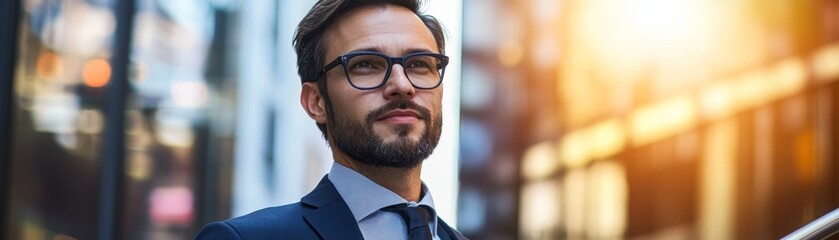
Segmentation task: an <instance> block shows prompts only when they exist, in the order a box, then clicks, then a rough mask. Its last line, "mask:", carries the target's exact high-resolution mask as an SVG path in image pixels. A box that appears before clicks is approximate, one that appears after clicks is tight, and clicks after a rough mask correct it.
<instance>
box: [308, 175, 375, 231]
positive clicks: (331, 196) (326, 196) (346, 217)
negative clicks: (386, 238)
mask: <svg viewBox="0 0 839 240" xmlns="http://www.w3.org/2000/svg"><path fill="white" fill-rule="evenodd" d="M300 202H301V203H303V204H305V205H308V206H310V207H312V208H314V209H312V211H310V212H308V213H306V214H304V215H303V218H305V219H306V222H308V223H309V225H311V226H312V228H314V229H315V231H317V232H318V235H320V236H321V238H323V239H364V238H363V237H362V236H361V230H359V229H358V224H356V221H355V218H354V217H353V215H352V212H350V208H349V207H348V206H347V204H346V203H345V202H344V200H343V199H341V195H340V194H338V191H337V190H335V186H333V185H332V182H330V181H329V179H328V178H327V177H326V176H324V177H323V179H321V180H320V183H318V186H317V187H315V190H312V192H311V193H309V194H308V195H306V196H305V197H303V199H301V200H300Z"/></svg>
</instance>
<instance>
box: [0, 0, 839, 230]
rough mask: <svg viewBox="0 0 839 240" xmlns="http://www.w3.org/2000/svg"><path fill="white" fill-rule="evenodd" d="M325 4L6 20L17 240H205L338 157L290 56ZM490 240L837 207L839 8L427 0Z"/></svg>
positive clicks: (462, 200)
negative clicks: (205, 232)
mask: <svg viewBox="0 0 839 240" xmlns="http://www.w3.org/2000/svg"><path fill="white" fill-rule="evenodd" d="M313 2H314V0H306V1H274V0H251V1H236V0H210V1H195V0H190V1H164V0H126V1H123V0H120V1H117V0H8V1H4V2H3V3H1V4H0V9H2V10H0V11H2V12H0V33H2V39H0V81H2V85H0V238H2V239H39V240H40V239H189V238H191V237H192V236H193V234H194V233H195V232H197V231H198V229H199V228H200V227H201V226H203V225H204V224H206V223H208V222H210V221H216V220H221V219H226V218H229V217H234V216H239V215H242V214H245V213H248V212H251V211H254V210H257V209H259V208H262V207H266V206H274V205H280V204H285V203H290V202H295V201H297V200H298V199H299V198H300V197H301V196H302V195H304V194H305V193H307V192H308V191H309V190H310V189H311V188H312V187H313V186H314V185H315V184H316V183H317V181H318V180H319V179H320V178H321V177H322V175H323V174H324V173H325V172H327V171H328V168H329V167H330V164H332V160H331V155H330V153H329V152H328V150H327V146H326V144H325V142H324V141H323V140H322V138H321V136H320V132H319V131H318V130H317V128H316V127H315V124H313V123H312V121H311V120H310V119H308V117H307V116H306V115H305V113H303V112H302V111H301V109H300V107H299V100H298V98H299V95H298V94H299V91H300V89H299V85H300V83H299V78H298V77H297V73H296V72H297V67H296V58H295V54H294V52H293V50H292V49H291V39H292V36H293V32H294V28H295V27H296V24H297V22H298V21H299V19H300V18H302V16H303V15H304V14H305V13H306V12H307V11H308V9H309V8H310V7H311V5H312V4H313ZM429 2H430V4H429V7H428V11H429V12H431V13H432V14H433V15H435V16H437V17H438V18H440V19H441V20H442V21H443V24H444V25H445V26H446V28H447V32H448V42H447V52H446V54H447V55H449V56H451V57H452V60H453V62H452V63H451V64H450V68H449V70H448V71H447V74H446V75H447V76H446V79H445V80H444V84H445V85H444V87H445V89H446V90H445V95H444V102H445V103H444V106H445V107H444V115H445V116H446V117H445V121H446V122H444V130H443V132H444V136H443V139H442V140H441V143H440V146H439V147H438V149H437V150H436V151H435V153H434V155H432V157H431V159H429V160H428V161H427V162H426V164H424V166H423V167H424V170H423V180H424V181H425V182H426V183H428V185H429V187H430V188H431V189H432V191H433V192H434V196H435V204H437V206H438V208H440V212H439V214H440V215H442V216H444V218H446V219H447V220H449V219H451V220H449V223H450V224H453V225H457V228H458V229H459V230H460V231H461V232H463V233H464V234H466V236H468V237H470V238H472V239H777V238H780V237H782V236H784V235H786V234H788V233H790V232H792V231H793V230H795V229H797V228H799V227H801V226H803V225H804V224H806V223H808V222H810V221H812V220H814V219H816V218H817V217H819V216H821V215H823V214H825V213H827V212H829V211H831V210H833V209H836V208H839V163H837V161H836V160H837V157H839V155H837V154H839V153H837V152H836V149H839V143H837V142H838V141H839V139H837V136H839V128H837V126H836V123H837V122H839V81H837V80H839V1H837V0H802V1H794V0H763V1H758V0H740V1H726V0H706V1H701V0H612V1H605V0H463V1H445V0H439V1H429Z"/></svg>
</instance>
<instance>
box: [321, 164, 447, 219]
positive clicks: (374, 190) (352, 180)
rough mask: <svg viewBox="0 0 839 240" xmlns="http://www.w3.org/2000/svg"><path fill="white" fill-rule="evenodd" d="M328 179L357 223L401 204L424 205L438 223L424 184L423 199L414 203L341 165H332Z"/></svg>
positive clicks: (429, 195) (431, 200)
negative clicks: (389, 207) (386, 208)
mask: <svg viewBox="0 0 839 240" xmlns="http://www.w3.org/2000/svg"><path fill="white" fill-rule="evenodd" d="M327 177H328V178H329V181H332V185H334V186H335V189H336V190H338V194H341V197H342V198H343V199H344V201H345V202H346V203H347V206H349V208H350V211H351V212H352V214H353V217H355V221H356V222H359V221H361V220H362V219H364V218H366V217H367V216H370V214H373V213H375V212H376V211H378V210H379V209H382V208H384V207H387V206H391V205H394V204H400V203H406V204H408V206H417V205H424V206H426V207H428V209H429V210H430V211H429V212H430V214H431V217H432V219H433V222H435V223H436V222H437V213H436V210H434V199H433V198H432V197H431V192H430V191H428V187H426V186H425V183H422V192H423V193H424V194H422V198H421V199H420V201H419V202H418V203H414V202H408V201H407V200H405V199H404V198H402V197H400V196H399V195H397V194H396V193H394V192H392V191H390V190H388V189H387V188H385V187H382V186H381V185H379V184H377V183H376V182H373V181H372V180H370V179H369V178H367V177H365V176H364V175H361V174H360V173H358V172H356V171H353V170H352V169H349V168H347V167H345V166H343V165H341V164H339V163H333V164H332V169H331V170H330V171H329V175H327Z"/></svg>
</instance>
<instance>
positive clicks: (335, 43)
mask: <svg viewBox="0 0 839 240" xmlns="http://www.w3.org/2000/svg"><path fill="white" fill-rule="evenodd" d="M420 5H421V3H420V2H419V0H321V1H318V2H317V3H316V4H315V6H314V7H313V8H312V9H311V10H310V11H309V13H308V14H307V15H306V16H305V17H304V18H303V20H302V21H301V22H300V25H298V28H297V32H296V36H295V39H294V47H295V50H296V52H297V64H298V67H299V71H298V73H299V75H300V77H301V80H302V82H303V88H302V91H301V93H300V103H301V105H302V107H303V109H304V110H305V111H306V113H308V114H309V117H311V118H312V119H313V120H315V122H316V123H317V126H318V128H319V129H320V130H321V132H322V133H323V134H324V137H325V138H326V141H327V142H328V143H329V146H330V149H331V150H332V154H333V158H334V160H335V163H334V164H333V166H332V169H331V170H330V172H329V174H327V176H326V177H324V178H323V180H321V182H320V183H319V184H318V186H317V187H316V188H315V189H314V190H313V191H312V192H311V193H309V194H308V195H306V196H305V197H303V199H301V201H300V202H298V203H294V204H290V205H285V206H280V207H273V208H266V209H263V210H259V211H256V212H254V213H251V214H248V215H245V216H242V217H238V218H234V219H230V220H226V221H223V222H215V223H211V224H209V225H207V226H206V227H204V229H202V230H201V232H200V233H199V234H198V236H197V237H196V238H197V239H362V238H364V239H465V238H464V237H463V236H462V235H461V234H460V233H459V232H457V231H456V230H454V229H453V228H451V227H450V226H448V225H447V224H446V223H445V222H443V220H442V219H440V218H438V217H437V215H436V212H435V210H434V202H433V200H432V197H431V193H430V192H429V191H428V189H427V188H426V186H425V185H424V184H423V183H422V181H421V180H420V169H421V165H422V161H423V160H424V159H426V158H427V157H428V156H429V155H430V154H431V152H432V151H433V150H434V148H435V147H436V145H437V142H438V140H439V138H440V132H441V128H442V116H441V114H442V111H441V109H442V106H441V100H442V95H443V89H442V87H441V82H442V79H443V73H444V72H445V67H446V64H447V63H448V57H446V56H444V55H442V53H443V52H444V49H443V46H444V39H443V32H442V28H441V26H440V24H439V23H438V22H437V20H436V19H435V18H433V17H431V16H428V15H424V14H421V13H419V12H418V11H419V8H420Z"/></svg>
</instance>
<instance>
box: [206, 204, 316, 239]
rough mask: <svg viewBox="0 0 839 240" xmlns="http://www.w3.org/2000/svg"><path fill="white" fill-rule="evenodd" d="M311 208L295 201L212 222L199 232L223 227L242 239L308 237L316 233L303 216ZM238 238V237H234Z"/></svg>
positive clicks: (226, 231)
mask: <svg viewBox="0 0 839 240" xmlns="http://www.w3.org/2000/svg"><path fill="white" fill-rule="evenodd" d="M309 210H310V208H308V207H306V206H304V205H303V204H301V203H299V202H298V203H293V204H288V205H283V206H277V207H269V208H264V209H261V210H257V211H255V212H252V213H249V214H246V215H243V216H240V217H236V218H232V219H228V220H225V221H222V222H216V223H211V224H209V225H207V227H205V229H204V230H202V231H201V232H199V236H201V234H202V233H203V232H204V231H205V230H207V229H213V228H210V227H213V226H214V227H215V229H222V230H224V231H221V232H225V233H229V234H235V235H238V238H241V239H266V237H269V239H270V237H272V236H273V237H276V236H298V237H294V238H293V239H306V238H308V237H310V236H314V235H311V234H314V232H312V231H311V230H310V229H311V228H309V226H308V224H307V223H306V220H305V219H304V218H303V215H304V214H305V213H306V212H307V211H309ZM232 239H236V238H232Z"/></svg>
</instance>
